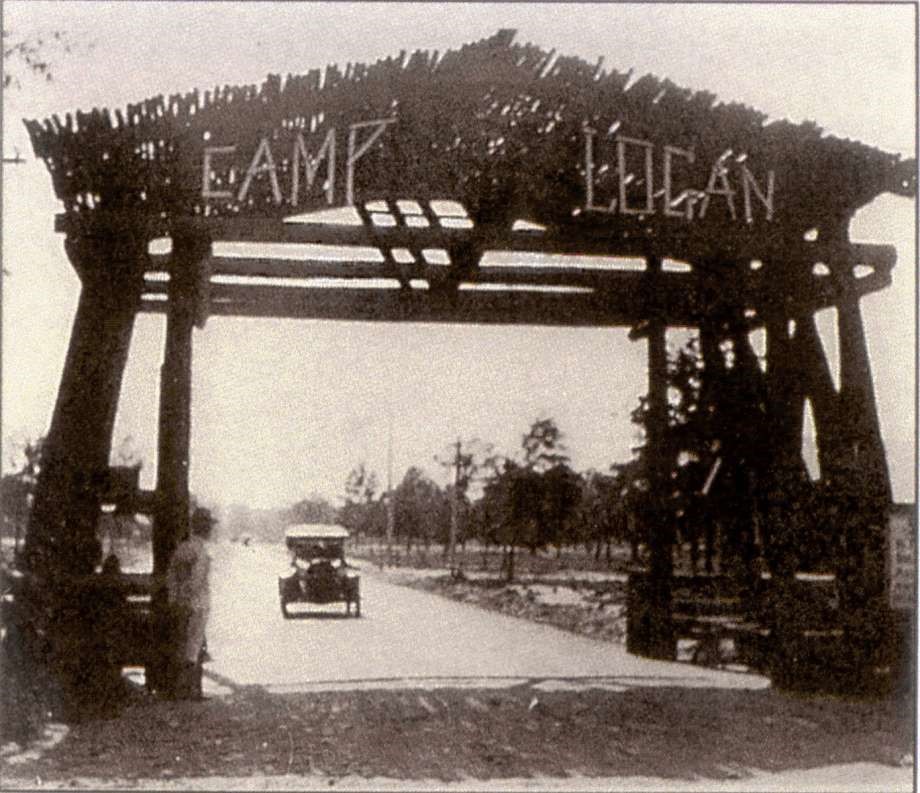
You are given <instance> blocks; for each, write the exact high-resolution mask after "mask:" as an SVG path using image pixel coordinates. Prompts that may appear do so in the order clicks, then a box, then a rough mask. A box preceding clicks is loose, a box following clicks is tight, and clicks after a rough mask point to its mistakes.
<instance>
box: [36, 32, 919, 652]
mask: <svg viewBox="0 0 920 793" xmlns="http://www.w3.org/2000/svg"><path fill="white" fill-rule="evenodd" d="M27 128H28V131H29V134H30V136H31V140H32V144H33V148H34V150H35V153H36V155H37V156H39V157H41V158H42V159H43V160H44V161H45V163H46V165H47V167H48V169H49V171H50V173H51V175H52V178H53V182H54V188H55V192H56V195H57V197H58V198H59V199H61V200H62V201H63V203H64V208H65V211H64V212H63V214H61V215H60V216H58V218H57V226H56V227H57V230H58V231H60V232H62V233H63V234H65V235H66V246H67V252H68V256H69V257H70V259H71V262H72V264H73V266H74V267H75V269H76V270H77V272H78V273H79V274H80V277H81V281H82V292H81V297H80V304H79V308H78V311H77V317H76V320H75V323H74V327H73V331H72V337H71V345H70V350H69V353H68V358H67V363H66V365H65V369H64V373H63V376H62V381H61V386H60V391H59V395H58V401H57V406H56V409H55V414H54V420H53V422H52V427H51V430H50V432H49V436H48V446H47V449H48V459H47V462H46V465H45V467H44V469H43V470H42V473H41V478H40V481H39V485H38V490H37V493H36V498H35V504H34V508H33V514H32V518H31V522H30V526H29V532H28V537H27V543H26V551H25V559H26V563H27V565H28V566H29V568H30V569H31V570H32V571H33V572H34V573H35V574H37V575H40V576H48V577H53V576H54V575H55V573H56V572H57V571H59V570H61V569H63V568H64V567H65V566H66V567H67V568H70V569H75V570H76V571H77V572H84V573H85V572H90V571H91V569H92V561H93V560H92V552H91V542H90V540H91V539H92V537H93V536H94V532H95V520H96V516H97V515H98V511H99V506H100V498H101V490H102V487H101V485H100V483H101V482H102V481H103V480H104V478H105V474H106V467H107V458H108V452H109V447H110V444H111V433H112V424H113V421H114V415H115V408H116V405H117V399H118V393H119V389H120V383H121V378H122V374H123V371H124V366H125V361H126V356H127V351H128V346H129V344H130V338H131V330H132V327H133V322H134V318H135V316H136V314H137V312H138V311H142V312H155V313H165V314H166V315H167V342H166V350H165V357H164V365H163V371H162V387H161V402H160V439H159V475H158V481H157V490H156V494H155V499H154V500H155V504H154V506H153V511H154V512H155V536H154V573H155V575H159V574H161V573H162V572H163V570H164V569H165V566H166V564H167V562H168V560H169V557H170V555H171V553H172V549H173V548H174V546H175V542H176V538H177V537H178V536H179V535H180V534H181V533H182V532H183V531H184V530H185V529H186V528H187V526H186V523H187V519H188V439H189V421H190V419H189V401H190V382H191V381H190V372H191V369H190V367H191V333H192V327H193V325H194V324H195V323H196V322H198V323H199V324H201V323H203V322H204V320H205V318H206V316H207V315H208V314H213V315H218V316H273V317H289V318H300V317H304V318H306V317H310V318H330V319H351V320H367V321H383V322H458V323H504V324H540V325H559V326H595V327H615V326H622V327H629V328H631V329H632V338H634V339H646V340H647V344H648V349H649V408H650V422H649V425H648V428H649V433H648V442H649V445H650V447H651V448H652V449H653V454H652V456H651V459H652V461H653V464H652V466H651V468H650V471H649V478H650V480H651V485H652V493H653V494H657V497H656V498H653V500H652V509H651V512H650V516H649V522H650V525H652V526H654V527H656V533H655V534H654V535H653V536H654V537H655V541H654V542H653V543H652V560H651V571H650V572H651V576H650V580H651V585H650V588H649V590H648V592H647V593H646V604H645V605H646V606H647V607H648V608H647V618H646V619H645V621H644V623H643V624H644V626H645V627H644V628H643V629H642V630H640V631H639V632H638V633H636V634H635V635H634V636H632V637H631V649H633V650H634V651H636V652H641V653H643V654H649V655H653V656H656V657H671V656H672V655H673V634H672V631H671V629H670V580H671V576H672V562H671V545H672V543H673V534H672V532H673V530H672V528H671V527H670V526H669V525H668V521H666V520H659V516H660V515H661V514H662V510H663V505H662V503H661V498H662V496H661V494H663V493H664V491H665V486H666V484H667V483H666V476H667V471H666V466H665V465H664V450H663V449H661V448H659V447H660V446H661V445H662V443H663V441H662V438H663V435H664V430H665V427H666V422H667V388H666V376H667V372H666V366H667V361H666V353H665V333H666V330H667V328H668V327H675V326H683V327H691V328H696V329H699V331H700V335H701V339H702V346H703V354H704V358H707V359H708V360H709V362H710V364H711V366H716V362H717V361H718V360H719V356H720V353H719V345H720V344H721V343H722V342H723V341H725V340H728V339H730V340H732V341H733V343H734V344H735V350H736V353H737V355H738V365H739V366H743V367H745V371H746V372H747V373H748V375H749V376H750V378H752V379H753V380H755V381H756V383H757V387H758V388H759V389H760V392H759V393H760V394H761V395H762V396H761V397H760V398H761V400H762V409H763V413H764V415H765V417H766V420H768V421H769V423H770V426H771V428H772V431H771V432H770V433H769V437H765V438H763V456H764V461H765V462H762V463H761V464H759V467H758V472H759V475H760V476H761V482H762V483H764V486H765V488H766V489H767V490H771V489H773V490H777V491H782V488H783V485H782V482H783V481H784V480H783V478H784V477H785V476H786V475H787V473H788V472H789V471H790V470H793V471H795V470H800V469H801V468H802V466H803V463H802V451H801V434H802V432H801V431H802V422H803V411H804V404H805V400H806V399H808V400H809V401H810V402H811V404H812V406H813V409H814V411H815V419H816V424H817V434H818V445H819V456H820V463H821V469H822V477H825V478H827V480H828V481H829V482H831V483H832V484H833V486H835V487H837V488H838V489H839V491H840V493H841V498H845V499H848V502H847V503H848V504H849V505H850V507H852V508H853V511H852V515H854V516H855V517H854V518H853V519H852V520H851V521H850V525H849V526H848V528H847V531H848V532H849V540H850V541H849V543H848V547H849V548H850V549H851V551H852V554H851V556H852V558H851V560H850V563H849V564H848V565H846V566H845V567H846V569H845V570H842V571H841V575H842V576H843V578H844V580H845V581H846V582H847V586H848V589H847V591H848V592H849V593H850V597H851V602H852V603H853V604H856V605H859V607H860V608H861V609H863V610H865V609H866V608H869V610H870V611H871V610H872V609H873V608H878V607H880V606H878V601H879V598H881V596H882V594H883V575H882V572H881V569H880V568H879V566H878V564H875V563H868V562H867V560H880V559H881V558H882V552H881V548H882V543H883V541H884V540H883V536H882V531H881V520H882V516H883V514H884V509H885V506H886V505H887V504H888V503H889V502H890V498H891V496H890V484H889V478H888V471H887V467H886V462H885V456H884V449H883V445H882V440H881V435H880V431H879V425H878V418H877V415H876V409H875V403H874V392H873V384H872V378H871V369H870V363H869V358H868V354H867V350H866V345H865V339H864V334H863V330H862V320H861V315H860V308H859V300H860V298H861V297H862V296H864V295H866V294H869V293H871V292H874V291H877V290H879V289H883V288H884V287H886V286H888V285H889V284H890V281H891V269H892V267H893V266H894V264H895V254H894V249H893V248H891V247H890V246H883V245H865V244H856V243H851V242H850V241H849V239H848V226H849V221H850V219H851V217H852V216H853V214H854V213H855V212H856V210H857V209H859V208H860V207H861V206H864V205H865V204H867V203H869V202H870V201H872V200H873V199H874V198H875V197H876V196H878V195H879V194H881V193H883V192H893V193H897V194H900V195H914V193H915V191H916V183H915V164H914V162H913V161H903V160H901V159H900V158H898V157H896V156H893V155H888V154H885V153H883V152H880V151H877V150H875V149H872V148H870V147H867V146H864V145H861V144H859V143H855V142H852V141H848V140H840V139H837V138H834V137H832V136H828V135H825V134H823V133H822V131H821V130H820V129H819V128H818V127H816V126H815V125H813V124H798V125H796V124H791V123H789V122H785V121H768V120H767V119H766V117H765V116H764V115H763V114H761V113H758V112H757V111H755V110H753V109H751V108H748V107H745V106H743V105H738V104H731V103H729V104H725V103H717V102H716V98H715V97H714V96H713V95H712V94H709V93H706V92H692V91H689V90H687V89H683V88H681V87H679V86H676V85H674V84H673V83H671V82H670V81H668V80H661V79H658V78H656V77H652V76H646V77H643V78H641V79H639V80H636V81H635V82H630V76H629V75H628V74H623V73H619V72H616V71H605V70H603V69H601V68H600V67H599V66H594V65H591V64H588V63H586V62H584V61H582V60H580V59H578V58H570V57H562V56H558V57H557V55H556V54H555V52H546V51H543V50H541V49H540V48H538V47H535V46H532V45H520V44H516V43H514V41H513V31H499V32H498V33H497V34H496V35H495V36H493V37H491V38H489V39H485V40H482V41H478V42H474V43H471V44H469V45H466V46H464V47H462V48H460V49H458V50H455V51H450V52H446V53H444V54H443V55H439V54H438V53H429V52H416V53H414V54H412V55H411V56H410V55H406V54H405V53H402V54H400V55H399V56H396V57H393V58H388V59H385V60H382V61H379V62H377V63H376V64H373V65H370V66H366V65H362V64H357V65H349V66H348V67H347V68H346V69H345V70H344V71H342V70H340V69H339V68H338V67H335V66H330V67H329V68H327V69H326V70H325V71H324V72H320V71H311V72H308V73H307V74H305V75H301V76H288V77H287V78H285V79H282V78H281V77H278V76H270V77H269V78H268V79H267V80H266V81H265V82H264V83H263V84H262V85H261V86H260V87H255V86H242V87H231V86H225V87H218V88H215V89H214V90H213V91H206V92H204V93H203V94H202V93H199V92H194V93H191V94H186V95H175V96H171V97H168V98H167V97H163V96H159V97H155V98H153V99H149V100H147V101H144V102H141V103H139V104H136V105H130V106H128V108H126V109H125V110H120V109H116V110H115V111H114V112H110V111H109V110H107V109H96V110H93V111H91V112H89V113H80V112H78V113H76V114H75V115H73V116H72V115H71V114H67V115H66V116H65V118H64V119H63V120H61V119H60V118H58V117H57V116H54V117H52V118H51V119H48V120H46V121H44V122H38V121H29V122H27ZM522 221H523V223H522ZM240 244H249V247H248V248H241V247H240ZM279 244H280V245H282V246H286V249H285V255H284V256H283V257H279V256H272V255H270V254H268V253H265V252H264V251H265V250H266V246H277V245H279ZM228 245H229V246H232V245H235V246H237V247H236V249H235V250H232V251H231V250H229V249H228V247H227V246H228ZM324 246H325V247H324ZM329 246H334V247H335V248H336V250H337V251H338V254H337V257H338V258H336V257H330V256H329V255H328V248H329ZM256 248H258V249H259V250H256ZM526 254H540V255H541V256H543V260H542V263H541V264H538V265H533V264H532V262H528V263H526V264H525V263H524V261H523V260H524V258H525V255H526ZM624 257H628V258H629V259H630V262H629V263H628V264H629V266H628V267H627V266H625V265H624V261H623V258H624ZM675 261H676V262H679V263H681V264H680V266H675ZM381 281H382V282H383V284H382V286H383V288H381V283H380V282H381ZM829 306H834V307H836V309H837V314H838V332H839V338H840V353H841V355H840V357H841V364H840V366H841V388H840V389H839V391H838V390H837V389H835V388H834V387H833V384H832V382H831V380H830V377H829V375H828V373H827V361H826V358H825V356H824V352H823V349H822V348H821V345H820V341H819V340H818V339H817V335H816V330H815V325H814V314H815V312H816V311H818V310H820V309H822V308H825V307H829ZM758 328H763V329H765V331H766V338H767V354H766V359H767V368H766V372H761V371H760V370H759V368H758V367H757V365H756V362H754V363H753V364H752V361H753V360H754V359H753V353H752V352H751V351H750V350H749V348H748V342H747V339H746V333H747V332H748V331H750V330H752V329H758ZM656 449H657V451H655V450H656ZM81 549H82V550H81ZM75 560H76V561H75ZM782 564H783V562H782V561H781V560H779V561H777V566H778V567H779V568H781V567H782ZM867 604H868V605H867ZM871 604H875V605H874V606H873V605H871Z"/></svg>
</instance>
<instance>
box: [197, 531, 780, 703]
mask: <svg viewBox="0 0 920 793" xmlns="http://www.w3.org/2000/svg"><path fill="white" fill-rule="evenodd" d="M212 555H213V557H214V564H213V574H212V592H213V604H212V614H211V620H210V623H209V628H208V643H209V649H210V652H211V655H212V656H213V657H214V661H213V662H212V663H210V664H209V665H208V670H209V675H210V677H211V679H212V680H221V681H226V683H228V684H230V685H234V686H244V685H259V686H262V687H264V688H265V689H267V690H268V691H272V692H294V691H298V692H300V691H304V692H305V691H317V690H344V689H369V688H370V689H373V688H424V689H431V688H438V687H451V688H456V687H458V686H459V687H469V688H491V687H507V686H514V685H520V684H521V683H524V682H529V683H530V684H531V685H535V686H536V687H537V689H538V690H539V689H541V688H543V689H559V688H571V689H575V690H577V689H583V688H585V687H591V688H597V687H601V688H605V689H608V690H625V689H626V688H627V687H635V686H643V687H645V686H656V685H657V686H662V685H664V686H673V685H681V686H692V687H705V688H732V689H738V688H747V689H761V688H765V687H766V686H768V684H769V683H768V681H767V680H766V679H764V678H763V677H759V676H756V675H749V674H739V673H734V672H723V671H717V670H710V669H706V668H704V667H700V666H691V665H688V664H674V663H666V662H660V661H650V660H646V659H641V658H636V657H634V656H632V655H629V654H628V653H626V651H625V649H624V648H623V646H622V645H620V644H614V643H610V642H601V641H596V640H593V639H588V638H584V637H580V636H576V635H574V634H571V633H567V632H565V631H562V630H559V629H557V628H553V627H549V626H546V625H541V624H537V623H532V622H527V621H524V620H521V619H516V618H514V617H508V616H504V615H501V614H496V613H494V612H489V611H484V610H482V609H479V608H476V607H474V606H469V605H466V604H463V603H457V602H453V601H450V600H447V599H445V598H441V597H438V596H435V595H431V594H428V593H426V592H420V591H418V590H414V589H409V588H407V587H402V586H398V585H395V584H391V583H387V582H386V581H385V580H383V578H382V577H381V576H380V575H379V574H375V572H374V570H373V568H372V567H371V565H369V564H363V565H362V569H361V570H360V573H361V576H362V579H361V591H362V616H361V618H360V619H354V618H351V617H349V618H346V617H345V616H344V615H345V606H344V604H333V605H329V606H321V607H312V608H311V609H310V610H309V613H308V615H307V616H305V617H303V618H298V619H290V620H285V619H284V618H283V617H282V615H281V610H280V606H279V601H278V589H277V577H278V574H279V573H285V571H286V569H287V555H286V553H285V551H284V549H283V547H280V546H279V547H272V546H266V545H261V544H259V545H251V546H245V547H244V546H235V545H229V544H222V545H216V546H214V548H213V551H212ZM292 608H298V607H297V606H295V607H292Z"/></svg>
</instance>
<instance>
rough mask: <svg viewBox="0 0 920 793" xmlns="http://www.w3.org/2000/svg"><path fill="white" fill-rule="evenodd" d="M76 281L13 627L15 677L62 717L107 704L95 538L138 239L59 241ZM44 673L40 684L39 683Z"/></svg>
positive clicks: (110, 229)
mask: <svg viewBox="0 0 920 793" xmlns="http://www.w3.org/2000/svg"><path fill="white" fill-rule="evenodd" d="M65 248H66V251H67V254H68V256H69V258H70V260H71V263H72V264H73V266H74V268H75V270H76V271H77V273H78V274H79V276H80V279H81V282H82V289H81V292H80V298H79V303H78V306H77V313H76V317H75V319H74V323H73V329H72V331H71V337H70V345H69V347H68V351H67V357H66V359H65V363H64V370H63V373H62V376H61V383H60V387H59V390H58V396H57V402H56V403H55V408H54V413H53V416H52V420H51V427H50V429H49V431H48V435H47V437H46V439H45V445H44V448H43V453H42V468H41V471H40V473H39V476H38V482H37V484H36V490H35V499H34V502H33V506H32V512H31V515H30V518H29V526H28V532H27V535H26V544H25V548H24V553H23V563H24V566H25V567H26V569H27V570H28V571H29V573H30V575H29V576H28V578H27V582H28V587H27V588H26V589H25V590H24V591H23V593H22V598H21V599H22V609H21V610H19V611H18V612H17V613H19V614H20V615H21V617H22V622H21V624H19V625H18V630H19V631H20V635H21V636H27V635H29V636H31V638H29V639H24V640H23V641H24V644H25V646H28V647H36V646H41V647H42V648H44V649H43V650H42V653H41V654H40V655H37V656H34V657H33V656H31V655H30V656H28V657H27V660H26V662H25V663H26V666H27V667H28V668H24V669H22V670H20V671H21V672H22V674H23V675H30V676H33V677H34V679H36V680H40V679H48V678H49V677H50V679H51V680H53V681H54V682H55V685H54V686H53V687H51V688H49V689H48V691H49V696H51V693H50V692H58V694H59V695H60V698H59V699H56V698H53V699H51V700H49V701H48V703H47V707H49V708H51V709H52V710H53V711H56V712H57V713H58V715H60V716H62V717H63V718H65V719H70V718H74V717H78V716H85V715H90V714H92V713H96V712H101V711H105V710H106V709H107V708H109V707H110V706H111V705H112V704H113V703H115V702H116V701H117V695H118V687H119V684H120V680H121V677H120V670H118V669H117V668H116V667H114V666H113V665H112V663H111V659H110V658H108V656H107V655H106V654H105V652H104V651H103V650H102V649H101V647H102V644H101V643H100V642H99V640H98V637H99V636H100V635H104V630H105V624H106V622H105V621H106V619H107V618H108V616H109V612H108V611H107V610H106V608H105V607H103V605H102V603H101V601H100V600H99V599H98V592H97V591H96V590H94V588H93V585H92V582H93V577H92V573H93V571H94V568H95V566H96V565H97V564H98V563H99V562H100V561H101V559H100V556H101V550H102V547H101V544H100V542H99V540H98V537H97V528H98V522H99V515H100V505H101V500H102V497H103V494H104V490H105V487H106V482H107V478H108V477H107V474H108V460H109V453H110V449H111V443H112V431H113V428H114V424H115V414H116V411H117V407H118V397H119V394H120V391H121V383H122V377H123V375H124V370H125V365H126V362H127V358H128V351H129V347H130V343H131V335H132V331H133V328H134V318H135V315H136V313H137V310H138V307H139V303H140V296H141V291H142V288H143V272H144V264H145V260H146V240H145V239H143V238H142V237H141V236H139V235H137V234H136V233H135V232H134V230H133V229H131V228H126V227H122V226H116V225H107V224H105V223H103V222H99V223H97V224H95V225H92V226H87V227H83V228H81V229H80V232H79V234H78V235H75V236H71V237H68V239H67V240H66V242H65ZM46 676H48V677H46Z"/></svg>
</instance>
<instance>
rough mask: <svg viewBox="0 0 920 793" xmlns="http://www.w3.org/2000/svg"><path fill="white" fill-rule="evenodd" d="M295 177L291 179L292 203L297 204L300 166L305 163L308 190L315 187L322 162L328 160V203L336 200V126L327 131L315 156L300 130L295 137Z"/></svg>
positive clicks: (298, 200) (304, 169)
mask: <svg viewBox="0 0 920 793" xmlns="http://www.w3.org/2000/svg"><path fill="white" fill-rule="evenodd" d="M292 159H293V171H294V173H293V178H292V179H291V204H292V205H294V206H297V204H298V203H299V202H300V195H299V193H300V168H301V162H302V163H303V172H304V177H305V178H306V182H307V190H309V189H310V188H311V187H313V182H314V181H316V175H317V173H318V172H319V166H320V163H322V161H323V160H326V173H327V179H326V203H327V204H331V203H332V202H333V201H334V200H335V127H332V128H331V129H330V130H329V131H328V132H327V133H326V139H325V140H324V141H323V145H322V146H320V149H319V153H318V154H317V155H316V157H313V156H312V155H311V154H310V152H309V151H308V150H307V144H306V143H305V142H304V139H303V133H301V132H298V133H297V137H296V138H294V156H293V158H292Z"/></svg>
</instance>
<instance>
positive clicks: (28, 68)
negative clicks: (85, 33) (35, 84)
mask: <svg viewBox="0 0 920 793" xmlns="http://www.w3.org/2000/svg"><path fill="white" fill-rule="evenodd" d="M72 51H73V44H72V42H71V40H70V37H69V36H68V35H67V32H66V31H63V30H53V31H51V32H49V33H47V34H40V35H37V36H32V37H25V38H23V37H20V36H17V35H16V34H15V33H14V31H12V30H9V29H6V30H4V31H3V87H4V88H21V87H22V79H23V78H24V76H25V75H26V74H30V75H33V76H35V77H38V78H40V79H42V80H45V81H46V82H51V81H52V80H53V79H54V64H53V62H52V58H53V57H54V55H55V53H59V52H63V53H65V54H69V53H70V52H72Z"/></svg>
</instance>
